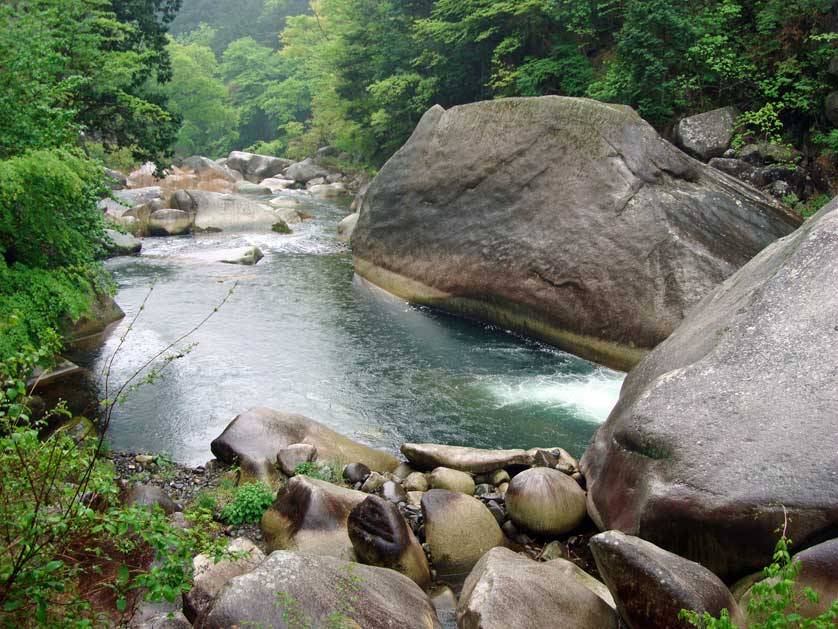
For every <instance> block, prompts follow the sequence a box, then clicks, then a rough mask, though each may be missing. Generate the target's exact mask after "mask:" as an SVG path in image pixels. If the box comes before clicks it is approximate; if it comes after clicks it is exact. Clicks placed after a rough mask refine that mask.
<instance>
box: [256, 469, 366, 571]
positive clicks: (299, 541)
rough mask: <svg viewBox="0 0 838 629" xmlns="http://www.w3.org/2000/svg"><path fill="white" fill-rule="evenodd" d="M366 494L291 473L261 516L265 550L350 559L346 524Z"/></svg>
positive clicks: (352, 554)
mask: <svg viewBox="0 0 838 629" xmlns="http://www.w3.org/2000/svg"><path fill="white" fill-rule="evenodd" d="M366 498H367V494H365V493H362V492H360V491H355V490H353V489H344V488H343V487H339V486H338V485H333V484H332V483H328V482H326V481H322V480H317V479H315V478H309V477H308V476H295V477H294V478H292V479H291V480H289V481H288V482H287V483H286V484H285V485H284V486H283V487H282V489H280V490H279V493H278V494H277V497H276V500H275V501H274V503H273V505H272V506H271V508H270V509H268V510H267V511H266V512H265V514H264V515H263V516H262V523H261V524H262V533H263V534H264V536H265V540H266V541H267V544H268V550H269V551H272V550H296V551H299V552H305V553H311V554H314V555H330V556H332V557H340V558H343V559H353V558H354V553H353V551H352V542H351V541H350V540H349V533H348V532H347V529H346V525H347V519H348V518H349V513H350V512H351V511H352V509H354V508H355V506H357V505H358V504H360V503H361V502H363V501H364V500H365V499H366Z"/></svg>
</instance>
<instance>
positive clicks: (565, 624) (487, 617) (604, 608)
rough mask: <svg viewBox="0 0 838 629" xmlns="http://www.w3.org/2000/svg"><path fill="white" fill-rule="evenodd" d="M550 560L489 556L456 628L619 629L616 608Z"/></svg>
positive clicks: (466, 588) (466, 594)
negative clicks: (557, 628)
mask: <svg viewBox="0 0 838 629" xmlns="http://www.w3.org/2000/svg"><path fill="white" fill-rule="evenodd" d="M552 564H553V562H547V563H540V562H536V561H533V560H532V559H528V558H527V557H524V556H522V555H519V554H517V553H514V552H513V551H511V550H509V549H507V548H493V549H492V550H490V551H489V552H487V553H486V554H485V555H483V557H482V558H481V559H480V561H478V562H477V565H475V566H474V569H473V570H472V571H471V574H469V576H468V578H467V579H466V582H465V584H464V585H463V591H462V593H461V594H460V602H459V605H458V606H457V627H459V629H540V628H542V627H543V628H546V627H561V628H562V629H607V628H609V627H611V628H613V629H617V614H616V613H615V611H614V609H612V608H611V607H609V605H608V604H607V603H606V602H605V601H604V600H602V599H601V598H600V597H599V596H597V595H596V594H594V593H593V592H592V591H591V590H590V589H588V588H587V587H585V586H584V585H582V584H581V583H580V582H579V581H578V580H576V579H575V578H573V577H572V576H569V575H568V573H566V572H564V571H562V570H560V569H558V568H557V567H555V566H554V565H552Z"/></svg>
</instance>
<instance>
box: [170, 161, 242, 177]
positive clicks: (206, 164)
mask: <svg viewBox="0 0 838 629" xmlns="http://www.w3.org/2000/svg"><path fill="white" fill-rule="evenodd" d="M181 164H182V165H183V166H184V167H186V168H189V169H190V170H192V171H193V172H194V173H195V174H196V175H199V176H202V177H206V176H207V175H209V176H211V177H212V178H214V179H223V180H224V181H226V182H228V183H236V182H238V181H241V179H242V174H241V173H240V172H238V171H236V170H233V169H232V168H230V167H229V166H227V165H226V163H224V164H219V163H218V162H215V161H213V160H211V159H210V158H208V157H203V156H201V155H192V156H191V157H187V158H186V159H184V160H182V161H181Z"/></svg>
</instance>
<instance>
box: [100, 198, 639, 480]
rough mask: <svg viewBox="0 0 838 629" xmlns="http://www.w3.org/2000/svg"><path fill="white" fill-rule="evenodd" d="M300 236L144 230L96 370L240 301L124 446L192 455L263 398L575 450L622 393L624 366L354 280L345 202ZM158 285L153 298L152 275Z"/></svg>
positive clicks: (141, 406)
mask: <svg viewBox="0 0 838 629" xmlns="http://www.w3.org/2000/svg"><path fill="white" fill-rule="evenodd" d="M300 198H302V199H305V201H304V205H302V206H301V208H300V209H301V210H304V211H306V212H308V213H310V214H312V215H314V216H315V218H314V219H313V220H308V221H305V222H304V223H302V224H297V225H294V226H292V228H293V229H294V233H293V234H291V235H280V234H274V233H272V232H271V233H246V234H226V233H224V234H222V233H218V234H204V235H198V236H183V237H173V238H147V239H145V240H144V243H143V252H142V254H141V255H140V256H136V257H129V258H115V259H112V260H110V261H108V263H107V265H108V267H109V268H110V270H111V272H112V273H113V276H114V279H115V281H116V284H117V287H118V290H117V295H116V300H117V302H118V303H119V304H120V306H122V308H123V309H124V310H125V312H126V314H127V316H126V318H125V319H124V320H123V321H122V323H121V324H120V325H119V327H118V328H117V329H116V330H115V332H114V333H113V334H112V335H110V337H109V338H108V340H107V341H106V343H105V344H104V345H103V346H102V347H100V348H99V349H98V350H96V351H95V352H93V353H92V354H90V355H88V356H87V357H86V359H85V360H84V361H83V362H85V363H87V365H88V366H90V367H91V368H92V369H93V370H94V371H95V372H96V373H97V374H101V372H102V370H103V368H104V365H105V362H106V361H107V360H108V359H109V357H110V356H111V354H112V353H113V352H114V350H115V349H116V347H117V345H118V343H119V339H120V337H122V336H123V335H124V334H125V332H126V330H127V329H128V326H129V325H130V324H131V321H132V319H133V318H134V315H136V314H137V311H138V309H139V307H140V305H141V304H142V303H143V300H144V299H146V297H147V298H148V299H147V302H146V306H145V308H144V309H143V311H142V312H141V313H140V316H139V317H138V318H137V320H136V322H135V323H134V324H133V327H132V329H131V331H130V333H129V334H128V335H127V337H126V340H125V343H124V345H123V346H122V348H121V349H120V351H119V353H118V354H117V356H116V359H115V361H114V369H113V375H112V379H113V380H114V381H115V382H121V381H123V380H124V379H125V378H126V377H128V375H129V374H131V373H133V372H134V371H135V370H136V369H137V368H138V367H139V366H141V365H142V364H143V363H144V362H145V360H147V359H148V357H150V356H151V355H152V354H154V353H155V352H156V351H158V350H159V349H161V348H163V347H165V346H166V345H167V344H168V343H170V342H172V341H173V340H174V339H176V338H178V337H179V336H180V335H181V334H182V333H184V332H186V331H188V330H189V329H191V328H192V327H194V326H195V325H196V324H197V323H199V322H200V321H201V320H202V319H203V318H204V317H206V315H207V314H209V313H210V312H211V311H212V310H213V308H214V307H215V306H216V305H217V304H218V303H219V302H220V301H221V300H222V299H223V298H224V296H225V295H226V294H227V292H228V291H229V289H230V288H231V287H232V286H233V285H234V284H236V283H237V285H236V289H235V291H234V293H233V295H232V296H231V297H230V299H229V301H228V302H227V303H226V304H225V305H224V306H223V307H222V308H221V309H220V310H219V311H218V312H217V313H216V314H215V315H214V316H212V317H211V318H210V320H209V321H208V322H207V323H206V324H205V325H203V326H202V327H201V328H200V329H199V330H198V331H197V332H196V333H195V334H194V336H192V337H190V339H189V342H191V343H194V346H193V347H192V349H191V351H189V352H188V353H186V354H185V355H184V356H183V357H182V358H179V359H177V360H175V361H173V362H171V363H170V364H169V366H168V367H167V368H166V369H165V371H164V377H163V378H162V379H160V380H159V381H157V382H155V383H152V384H147V385H144V386H142V387H140V388H139V389H137V390H136V391H133V392H132V393H131V394H130V396H129V397H128V399H127V401H126V403H125V404H124V405H123V406H120V407H118V408H117V410H116V412H115V414H114V417H113V420H112V424H111V427H110V431H109V439H110V441H111V443H112V445H113V446H114V447H115V448H117V449H122V450H130V451H137V452H139V451H148V452H166V453H168V454H169V455H170V456H171V457H172V458H173V459H174V460H176V461H178V462H181V463H185V464H192V465H197V464H202V463H204V462H206V461H207V460H208V459H209V458H211V453H210V450H209V444H210V441H211V440H212V439H214V438H215V437H216V436H218V435H219V434H220V433H221V431H222V430H223V429H224V427H225V426H226V425H227V423H228V422H229V421H230V420H231V419H232V418H233V417H234V416H235V415H236V414H238V413H241V412H243V411H245V410H247V409H248V408H251V407H253V406H268V407H271V408H274V409H277V410H283V411H289V412H297V413H302V414H304V415H307V416H308V417H311V418H313V419H316V420H318V421H320V422H323V423H325V424H327V425H328V426H330V427H331V428H333V429H334V430H337V431H338V432H341V433H343V434H346V435H348V436H350V437H352V438H355V439H357V440H359V441H362V442H364V443H367V444H370V445H372V446H375V447H380V448H384V449H387V450H390V451H393V452H395V451H396V450H397V449H398V447H399V445H400V444H401V443H403V442H405V441H419V442H435V443H447V444H456V445H469V446H475V447H485V448H511V447H524V448H529V447H534V446H548V447H552V446H562V447H565V448H567V449H568V450H570V451H571V452H572V453H574V454H576V455H580V454H581V453H582V451H583V450H584V449H585V447H586V445H587V443H588V442H589V441H590V438H591V437H592V436H593V433H594V431H595V430H596V428H597V426H598V425H599V424H600V423H601V422H602V421H603V420H604V419H605V418H606V417H607V415H608V413H609V412H610V411H611V408H612V407H613V405H614V404H615V403H616V401H617V397H618V394H619V389H620V386H621V384H622V380H623V374H621V373H617V372H614V371H611V370H608V369H605V368H603V367H599V366H597V365H593V364H591V363H588V362H586V361H584V360H581V359H579V358H576V357H574V356H571V355H569V354H567V353H565V352H562V351H560V350H558V349H555V348H553V347H550V346H547V345H544V344H542V343H539V342H536V341H532V340H528V339H523V338H521V337H518V336H515V335H513V334H510V333H508V332H506V331H504V330H502V329H499V328H497V327H494V326H490V325H485V324H480V323H475V322H471V321H466V320H463V319H460V318H457V317H453V316H448V315H444V314H441V313H438V312H433V311H430V310H427V309H424V308H417V307H413V306H410V305H408V304H406V303H405V302H403V301H401V300H399V299H396V298H394V297H392V296H390V295H388V294H386V293H384V292H383V291H381V290H380V289H377V288H376V287H374V286H372V285H370V284H368V283H367V282H365V281H364V280H361V279H360V278H358V277H356V276H354V274H353V269H352V256H351V253H350V251H349V249H348V247H346V246H345V245H343V244H341V243H339V242H338V240H337V238H336V231H337V222H338V221H339V220H340V219H341V218H343V217H344V216H345V215H346V214H347V213H348V210H347V209H346V204H333V203H319V202H315V201H311V200H310V199H307V198H306V197H302V196H301V197H300ZM245 245H256V246H258V247H259V248H260V249H261V250H262V252H263V253H264V254H265V258H264V259H263V260H262V261H261V262H260V263H259V264H258V265H256V266H252V267H241V266H234V265H228V264H222V263H208V262H206V261H204V260H202V259H201V256H202V255H203V254H204V253H205V252H207V251H210V250H212V249H227V248H230V247H240V246H245ZM152 281H154V288H153V290H152V291H151V293H150V294H149V285H150V283H151V282H152Z"/></svg>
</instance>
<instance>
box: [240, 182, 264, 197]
mask: <svg viewBox="0 0 838 629" xmlns="http://www.w3.org/2000/svg"><path fill="white" fill-rule="evenodd" d="M233 192H235V193H237V194H245V195H255V196H260V195H270V194H273V190H271V189H270V188H267V187H265V186H260V185H259V184H255V183H251V182H249V181H239V182H238V183H237V184H236V185H235V186H233Z"/></svg>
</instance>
